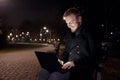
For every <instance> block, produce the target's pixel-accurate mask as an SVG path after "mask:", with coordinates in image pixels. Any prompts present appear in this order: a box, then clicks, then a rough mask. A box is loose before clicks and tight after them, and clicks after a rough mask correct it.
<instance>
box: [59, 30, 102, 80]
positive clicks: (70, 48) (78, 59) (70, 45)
mask: <svg viewBox="0 0 120 80" xmlns="http://www.w3.org/2000/svg"><path fill="white" fill-rule="evenodd" d="M100 54H101V53H100V46H98V42H97V41H96V40H95V38H93V36H92V35H91V34H90V33H89V32H87V31H85V29H84V28H79V29H78V30H77V31H76V32H75V33H71V32H70V31H69V32H68V34H67V41H66V45H65V50H64V53H63V54H62V56H61V59H62V60H63V61H65V62H67V61H74V63H75V67H74V68H72V69H70V79H71V80H92V74H93V71H94V69H95V67H96V66H97V64H98V63H99V61H100V58H101V56H100Z"/></svg>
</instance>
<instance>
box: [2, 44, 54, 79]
mask: <svg viewBox="0 0 120 80" xmlns="http://www.w3.org/2000/svg"><path fill="white" fill-rule="evenodd" d="M53 49H54V48H53V47H52V45H49V46H48V47H44V48H37V49H31V50H24V51H23V50H21V51H13V52H6V53H1V52H0V80H38V72H39V71H40V69H41V66H40V64H39V63H38V60H37V58H36V56H35V54H34V51H45V52H46V51H53Z"/></svg>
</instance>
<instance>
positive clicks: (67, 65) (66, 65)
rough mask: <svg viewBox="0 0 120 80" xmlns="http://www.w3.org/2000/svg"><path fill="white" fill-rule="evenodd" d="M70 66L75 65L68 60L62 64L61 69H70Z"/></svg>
mask: <svg viewBox="0 0 120 80" xmlns="http://www.w3.org/2000/svg"><path fill="white" fill-rule="evenodd" d="M72 67H75V64H74V62H73V61H68V62H66V63H65V64H63V66H62V69H70V68H72Z"/></svg>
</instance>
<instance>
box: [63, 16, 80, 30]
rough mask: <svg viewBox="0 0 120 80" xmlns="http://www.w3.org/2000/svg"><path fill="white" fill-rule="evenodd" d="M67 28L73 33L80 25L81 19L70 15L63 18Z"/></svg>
mask: <svg viewBox="0 0 120 80" xmlns="http://www.w3.org/2000/svg"><path fill="white" fill-rule="evenodd" d="M64 20H65V22H66V24H67V26H68V28H70V29H71V32H75V31H76V30H77V29H78V27H79V26H80V25H81V22H82V17H81V16H76V15H74V14H70V15H68V16H66V17H65V18H64Z"/></svg>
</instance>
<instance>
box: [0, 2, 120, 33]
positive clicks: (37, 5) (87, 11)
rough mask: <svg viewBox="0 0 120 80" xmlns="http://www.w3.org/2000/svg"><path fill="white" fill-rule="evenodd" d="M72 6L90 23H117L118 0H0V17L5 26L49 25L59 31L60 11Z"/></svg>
mask: <svg viewBox="0 0 120 80" xmlns="http://www.w3.org/2000/svg"><path fill="white" fill-rule="evenodd" d="M73 6H79V7H80V8H81V9H82V12H83V13H84V17H85V20H86V22H87V23H88V24H90V25H94V24H103V23H105V22H106V21H107V22H111V23H117V24H119V21H118V20H116V19H119V17H120V16H118V15H119V14H120V13H119V11H118V10H119V0H118V1H117V0H0V17H2V18H4V19H5V22H6V23H7V24H8V27H9V26H12V27H13V28H21V27H22V28H23V29H28V28H31V29H32V30H33V29H34V30H35V29H36V30H38V29H39V28H40V27H42V26H48V27H49V28H54V29H56V30H57V29H58V31H59V29H63V27H62V28H61V26H62V24H64V22H63V21H62V15H63V12H64V11H65V10H66V9H67V8H69V7H73ZM26 25H27V26H26ZM33 26H34V27H33Z"/></svg>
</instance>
